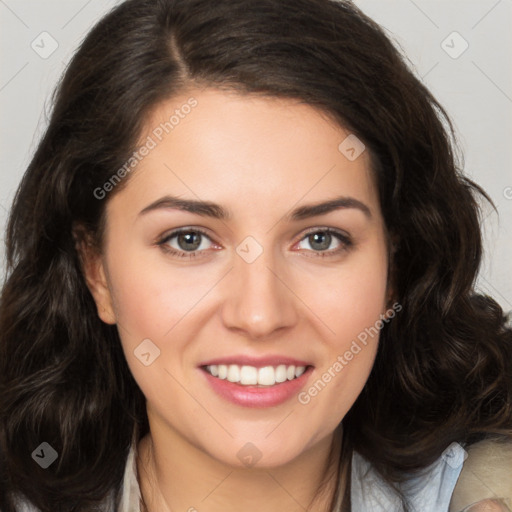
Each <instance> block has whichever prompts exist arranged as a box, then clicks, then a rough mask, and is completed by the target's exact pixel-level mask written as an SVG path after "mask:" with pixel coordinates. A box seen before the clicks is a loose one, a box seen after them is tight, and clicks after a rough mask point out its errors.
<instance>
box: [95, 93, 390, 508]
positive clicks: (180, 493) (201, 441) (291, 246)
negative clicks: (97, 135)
mask: <svg viewBox="0 0 512 512" xmlns="http://www.w3.org/2000/svg"><path fill="white" fill-rule="evenodd" d="M191 96H193V97H194V98H196V100H197V102H198V105H197V107H195V108H194V109H193V110H192V111H191V113H190V114H188V115H187V116H185V117H184V118H183V119H180V122H179V124H178V125H177V126H175V127H174V129H173V131H172V132H171V133H170V134H169V135H167V136H166V137H164V138H163V140H162V141H161V142H160V143H159V144H158V145H157V147H156V148H154V149H153V150H152V151H151V152H150V153H149V154H148V155H147V156H146V157H145V158H144V159H143V160H142V161H141V162H140V163H139V164H138V165H137V168H136V169H135V171H134V172H133V173H132V175H131V177H130V179H129V181H128V182H127V184H126V186H125V187H124V188H123V189H122V190H120V191H118V192H117V193H116V194H115V195H114V196H113V197H112V198H111V199H109V200H108V203H107V222H106V231H105V240H104V246H103V248H102V249H103V250H102V253H101V254H91V253H88V254H86V257H85V260H86V265H85V270H86V278H87V282H88V286H89V288H90V290H91V293H92V294H93V296H94V298H95V301H96V304H97V307H98V314H99V316H100V317H101V318H102V320H103V321H104V322H107V323H111V324H114V323H115V324H117V326H118V329H119V334H120V337H121V342H122V345H123V349H124V352H125V355H126V358H127V361H128V364H129V366H130V369H131V371H132V373H133V375H134V377H135V379H136V381H137V383H138V385H139V386H140V388H141V390H142V391H143V393H144V395H145V397H146V399H147V413H148V418H149V424H150V430H151V432H150V434H149V435H148V436H146V437H145V438H144V439H143V440H142V441H141V442H140V443H139V446H138V449H139V459H138V472H139V480H140V484H141V488H142V494H143V496H144V499H145V501H146V503H147V506H148V510H150V511H157V510H159V511H160V510H173V511H187V510H197V511H199V512H206V511H208V512H217V511H221V510H222V511H223V512H229V511H235V510H246V511H249V512H251V511H256V510H258V511H260V510H265V511H267V512H272V511H278V510H279V511H280V512H281V511H282V510H287V511H303V510H305V508H306V507H307V505H308V504H309V503H310V501H311V499H312V498H313V496H314V494H315V491H316V489H317V487H318V486H319V484H320V483H321V481H322V472H323V471H324V470H325V469H326V462H327V456H328V453H329V449H330V448H331V443H332V442H333V436H334V432H335V429H336V427H337V426H338V425H339V423H340V422H341V420H342V419H343V417H344V416H345V414H346V413H347V411H348V410H349V409H350V407H351V406H352V404H353V403H354V401H355V400H356V398H357V396H358V395H359V393H360V392H361V390H362V388H363V386H364V384H365V382H366V380H367V378H368V376H369V373H370V370H371V368H372V365H373V362H374V358H375V353H376V350H377V343H378V336H376V337H374V338H373V339H371V340H370V341H369V343H368V344H367V346H365V347H364V348H363V349H362V350H361V351H360V352H359V353H358V354H357V355H356V356H354V358H353V359H352V360H351V361H350V362H349V363H348V364H347V365H346V366H344V368H343V370H342V371H341V372H339V373H337V374H336V376H335V377H334V378H332V380H331V381H330V382H329V383H328V384H327V385H326V386H325V388H324V389H322V391H321V392H319V393H318V394H317V396H315V397H313V398H311V401H310V402H309V403H307V404H305V405H303V404H301V403H299V401H298V400H297V397H296V396H294V397H293V398H292V399H290V400H288V401H286V402H285V403H283V404H281V405H278V406H274V407H267V408H248V407H243V406H239V405H235V404H232V403H230V402H227V401H226V400H224V399H223V398H221V397H219V396H218V395H217V394H216V393H215V392H214V391H213V390H212V388H211V387H210V386H209V385H208V383H207V382H206V379H204V376H203V374H202V370H200V369H198V365H199V363H201V362H202V361H205V360H207V359H212V358H217V357H222V356H230V355H233V354H238V355H240V354H246V355H253V356H263V355H269V354H270V355H288V356H290V357H295V358H299V359H303V360H306V361H310V362H311V364H312V365H314V370H313V373H312V374H311V375H310V376H309V379H308V382H307V384H306V385H305V386H304V389H308V388H309V387H310V386H311V385H312V384H313V383H314V382H316V381H317V380H318V379H319V378H320V377H321V375H322V374H323V373H324V372H325V371H327V369H328V368H329V367H332V366H333V364H334V363H335V362H336V360H337V357H338V356H339V355H340V354H341V355H342V354H344V353H345V352H346V351H347V350H349V348H350V346H351V343H352V342H353V340H355V339H356V337H357V336H358V335H359V334H360V333H361V332H362V331H364V329H365V328H368V327H370V326H374V325H375V322H376V321H377V320H379V318H381V317H380V315H383V314H385V313H386V310H388V309H389V299H390V296H389V290H388V287H387V266H388V251H387V238H386V230H385V226H384V222H383V218H382V214H381V211H380V206H379V202H378V195H377V190H376V187H375V183H374V180H373V177H372V174H371V172H370V159H369V155H368V152H367V151H365V152H363V153H362V154H361V155H360V156H359V157H358V158H357V159H355V160H354V161H350V160H349V159H347V158H346V157H345V155H344V154H342V153H341V152H340V151H339V150H338V146H339V144H340V143H341V142H342V141H343V140H344V139H345V138H346V137H347V135H349V133H350V132H348V131H346V130H344V129H342V128H341V127H340V126H338V125H337V124H335V123H334V122H332V121H330V120H329V119H328V118H327V116H325V115H323V114H322V113H321V112H320V111H319V110H317V109H315V108H313V107H311V106H309V105H304V104H300V103H298V102H296V101H293V100H289V99H276V98H263V97H254V96H247V95H237V94H235V93H227V92H225V91H220V90H216V89H203V90H197V89H196V90H191V91H188V92H187V93H186V94H182V95H180V96H178V97H174V98H172V99H170V100H168V101H166V102H164V103H162V104H160V105H158V106H157V107H156V108H155V109H154V110H153V112H152V113H151V115H150V116H149V117H148V119H147V123H146V126H147V130H146V133H144V134H143V136H142V137H141V141H145V140H146V138H147V136H148V135H151V132H152V130H153V129H154V128H155V127H157V126H158V125H159V124H160V123H161V122H163V121H165V120H166V119H168V118H169V115H170V114H172V112H174V110H175V109H176V108H179V107H180V106H181V105H183V104H185V103H186V101H187V100H188V99H189V98H190V97H191ZM166 194H172V195H176V196H179V197H180V198H187V199H201V200H204V201H206V200H207V201H212V202H215V203H218V204H220V205H222V206H223V207H224V208H226V209H228V210H229V211H230V212H231V214H232V218H231V219H230V220H219V219H213V218H209V217H202V216H199V215H197V214H193V213H190V212H186V211H179V210H176V209H169V208H167V209H164V208H162V209H158V210H154V211H151V212H148V213H146V214H143V215H139V212H141V211H142V210H143V209H144V208H145V207H147V206H148V205H149V204H151V203H153V202H154V201H156V200H158V199H159V198H161V197H162V196H164V195H166ZM340 195H342V196H348V197H352V198H355V199H357V200H358V201H360V202H362V203H364V204H365V205H366V206H367V207H368V209H369V212H370V215H366V214H365V213H364V212H363V211H361V210H360V209H358V208H340V209H337V210H335V211H332V212H330V213H327V214H324V215H319V216H315V217H312V218H306V219H303V220H299V221H291V220H287V219H286V218H285V215H286V214H287V213H288V212H289V211H290V210H292V209H294V208H297V207H298V206H302V205H306V204H312V203H317V202H323V201H326V200H329V199H332V198H334V197H337V196H340ZM181 227H186V228H192V227H197V228H203V229H204V230H206V231H207V232H208V234H209V235H208V236H209V237H210V239H208V238H207V237H202V238H201V240H202V241H201V246H200V248H199V249H197V250H196V251H195V252H196V253H197V254H196V257H195V258H191V259H188V258H180V257H176V256H172V255H170V254H169V253H167V252H165V251H164V250H163V249H162V248H161V247H160V246H158V245H157V244H156V243H155V242H156V241H158V240H159V239H161V238H162V237H163V235H165V234H168V233H169V232H171V231H172V230H175V229H177V228H181ZM327 227H329V228H332V229H338V230H341V231H342V232H343V233H345V234H347V235H348V236H349V237H350V239H351V240H352V245H351V246H350V247H344V246H343V243H342V242H341V241H339V240H338V239H337V238H336V237H335V236H334V235H333V236H332V239H331V242H330V245H328V247H327V250H324V252H331V254H332V256H330V257H321V255H320V256H319V254H321V252H322V250H321V249H318V243H317V244H316V245H315V242H314V240H311V237H309V238H308V236H307V230H309V229H312V228H318V229H317V230H316V231H320V232H321V231H322V228H327ZM199 236H201V235H199ZM247 236H251V237H253V238H254V239H255V240H256V241H257V242H258V244H259V245H260V246H261V248H262V249H263V252H262V254H261V255H260V256H259V257H258V258H257V259H256V260H255V261H253V262H252V263H248V262H247V261H246V260H244V259H243V258H242V257H240V256H239V254H238V253H237V252H236V248H237V247H238V246H239V244H240V243H241V242H242V241H243V240H244V239H245V238H246V237H247ZM326 244H329V240H327V242H326ZM167 245H170V246H171V247H172V248H174V249H176V250H181V252H186V251H185V250H184V249H183V247H184V246H183V245H181V246H180V245H178V237H175V238H174V239H173V240H171V241H169V242H168V243H167ZM185 247H186V246H185ZM340 247H341V248H342V250H341V251H340V252H338V254H333V253H334V252H335V251H336V250H337V249H339V248H340ZM251 250H252V249H251ZM201 253H202V254H201ZM144 339H150V340H151V341H152V342H153V343H154V344H155V345H156V346H158V348H159V349H160V356H159V357H158V358H157V359H156V360H155V361H154V362H153V363H152V364H151V365H150V366H145V365H143V364H141V362H140V360H139V359H138V358H137V357H135V355H134V350H135V349H136V347H137V346H138V345H139V344H140V343H141V341H142V340H144ZM247 442H251V443H252V444H253V445H255V446H256V447H257V449H258V450H259V452H260V453H261V459H260V460H259V461H258V462H257V464H256V465H255V466H252V467H247V466H246V465H244V463H243V462H242V461H241V460H240V459H239V458H238V457H237V453H238V452H239V450H240V449H241V448H242V447H243V446H244V445H245V444H246V443H247ZM343 478H345V475H343ZM333 491H334V487H333V485H330V486H329V491H328V493H326V494H325V496H324V498H322V500H321V501H320V503H319V504H318V505H317V506H315V510H326V507H327V502H328V500H329V499H330V497H331V494H332V492H333ZM192 507H193V508H192Z"/></svg>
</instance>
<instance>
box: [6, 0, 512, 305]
mask: <svg viewBox="0 0 512 512" xmlns="http://www.w3.org/2000/svg"><path fill="white" fill-rule="evenodd" d="M212 1H214V0H212ZM255 1H257V0H255ZM117 3H118V0H110V1H108V0H51V1H50V0H46V1H45V2H42V1H41V0H0V48H1V54H0V63H1V64H0V112H1V119H0V229H1V235H0V236H1V243H2V249H1V250H0V257H1V264H0V271H1V272H2V275H3V273H4V260H5V258H4V251H3V239H4V238H3V237H4V229H5V221H6V219H7V211H8V209H9V207H10V204H11V202H12V199H13V196H14V193H15V190H16V187H17V185H18V183H19V181H20V179H21V176H22V174H23V172H24V170H25V168H26V166H27V165H28V163H29V161H30V158H31V155H32V154H33V152H34V149H35V147H36V145H37V141H38V140H39V138H40V136H41V134H42V132H43V130H44V128H45V127H46V124H47V117H48V112H49V110H50V107H51V104H50V94H51V92H52V91H53V88H54V86H55V85H56V83H57V81H58V79H59V77H60V75H61V73H62V72H63V70H64V68H65V65H66V64H67V62H68V60H69V59H70V57H71V55H72V54H73V52H74V51H75V49H76V48H77V46H78V44H79V43H80V41H81V40H82V39H83V37H84V36H85V34H86V33H87V32H88V31H89V29H90V28H91V26H92V24H93V23H95V22H96V21H97V20H98V19H99V18H100V17H101V16H102V15H103V14H104V13H106V12H107V11H108V10H109V9H110V8H111V7H113V6H114V5H115V4H117ZM355 3H356V5H358V6H359V7H360V8H361V9H362V10H363V11H365V12H366V13H367V14H369V15H370V16H371V17H372V18H373V19H375V20H376V21H377V22H378V23H379V24H381V25H382V26H383V27H385V28H386V30H387V31H388V34H389V35H390V36H391V37H392V39H393V40H394V41H395V42H396V43H397V44H398V45H399V46H400V47H401V48H402V49H403V52H404V53H405V54H406V55H407V57H408V59H409V60H410V62H411V66H412V67H413V68H414V69H415V72H416V74H417V75H418V76H419V77H421V78H422V80H423V81H424V83H425V84H426V85H427V86H428V87H429V88H430V89H431V91H432V92H433V93H434V95H435V96H436V97H437V98H438V100H439V101H440V102H441V104H442V105H443V106H444V107H445V108H446V109H447V111H448V113H449V114H450V116H451V118H452V120H453V121H454V124H455V127H456V129H457V134H458V137H459V141H460V144H461V147H462V149H463V151H464V157H465V172H466V173H467V174H468V175H469V176H470V177H472V178H473V179H474V180H475V181H476V182H477V183H479V184H480V185H482V186H483V187H484V188H485V189H486V191H487V192H488V193H489V195H490V196H491V198H492V199H493V201H494V202H495V204H496V206H497V209H498V213H499V214H498V215H497V214H496V213H494V212H493V211H492V210H490V209H489V208H486V210H485V222H484V234H485V248H486V253H485V259H484V264H483V267H482V271H481V273H480V277H479V281H478V287H479V288H480V289H481V290H482V291H485V292H486V293H489V294H490V295H493V296H494V297H495V298H496V299H497V300H498V302H499V303H500V304H501V305H502V306H503V307H504V308H505V309H506V310H512V264H511V254H512V226H511V224H512V222H511V221H512V59H511V53H512V52H511V48H512V0H473V1H471V0H355ZM44 32H46V33H47V34H44ZM454 32H456V34H454ZM48 34H49V35H48ZM56 44H58V47H57V48H56V49H55V51H53V53H51V55H47V54H49V53H50V52H51V51H52V49H53V48H52V45H54V46H55V45H56ZM466 46H467V49H465V47H466ZM464 49H465V51H463V50H464ZM43 57H45V58H43Z"/></svg>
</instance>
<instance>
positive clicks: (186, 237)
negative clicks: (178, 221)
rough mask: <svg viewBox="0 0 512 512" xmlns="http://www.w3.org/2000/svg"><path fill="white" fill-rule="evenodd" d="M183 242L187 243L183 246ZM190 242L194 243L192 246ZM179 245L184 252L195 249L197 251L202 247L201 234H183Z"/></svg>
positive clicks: (192, 232)
mask: <svg viewBox="0 0 512 512" xmlns="http://www.w3.org/2000/svg"><path fill="white" fill-rule="evenodd" d="M194 238H195V241H194ZM182 241H185V242H186V243H185V244H183V245H182V244H181V242H182ZM189 242H192V245H190V244H189ZM178 244H179V246H180V248H181V249H183V250H184V251H193V250H194V249H197V248H198V247H199V246H200V245H201V242H200V240H199V234H198V233H196V232H194V231H189V232H188V233H183V234H181V235H180V236H179V237H178ZM187 244H189V245H187Z"/></svg>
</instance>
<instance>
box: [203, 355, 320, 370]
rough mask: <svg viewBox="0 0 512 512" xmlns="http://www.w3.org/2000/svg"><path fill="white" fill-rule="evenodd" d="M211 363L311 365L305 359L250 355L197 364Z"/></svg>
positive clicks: (258, 366)
mask: <svg viewBox="0 0 512 512" xmlns="http://www.w3.org/2000/svg"><path fill="white" fill-rule="evenodd" d="M212 364H216V365H219V364H225V365H230V364H237V365H239V366H244V365H245V366H254V367H256V368H263V367H264V366H279V365H280V364H285V365H286V366H291V365H294V366H311V363H309V362H307V361H301V360H299V359H294V358H292V357H286V356H265V357H252V356H244V355H240V356H228V357H218V358H216V359H210V360H208V361H205V362H203V363H200V364H199V365H198V366H200V367H201V366H211V365H212Z"/></svg>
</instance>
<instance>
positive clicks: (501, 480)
mask: <svg viewBox="0 0 512 512" xmlns="http://www.w3.org/2000/svg"><path fill="white" fill-rule="evenodd" d="M466 452H467V459H466V461H465V462H464V465H463V468H462V471H461V473H460V476H459V478H458V480H457V484H456V485H455V489H454V491H453V495H452V499H451V502H450V508H449V512H461V511H463V510H464V509H467V508H468V507H470V506H471V505H474V507H471V508H469V509H468V512H480V511H484V510H485V511H488V512H494V511H496V512H501V511H507V512H508V510H512V437H508V438H506V437H504V438H503V439H499V440H498V439H486V440H484V441H480V442H478V443H475V444H473V445H471V446H469V447H467V448H466ZM479 502H481V503H479ZM504 505H506V507H508V508H506V507H505V506H504Z"/></svg>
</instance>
